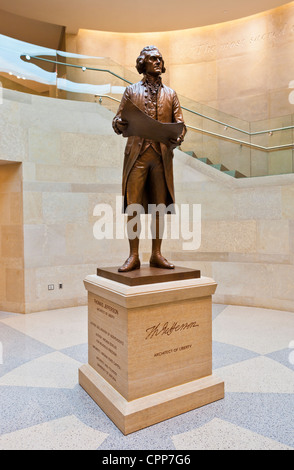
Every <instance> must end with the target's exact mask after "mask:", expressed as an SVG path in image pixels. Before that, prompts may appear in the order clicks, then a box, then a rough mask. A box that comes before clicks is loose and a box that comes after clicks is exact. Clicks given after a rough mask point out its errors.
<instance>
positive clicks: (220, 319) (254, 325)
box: [212, 305, 294, 354]
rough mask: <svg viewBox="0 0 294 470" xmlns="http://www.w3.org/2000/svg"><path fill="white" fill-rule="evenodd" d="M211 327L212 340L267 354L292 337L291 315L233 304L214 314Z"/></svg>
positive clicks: (293, 327) (292, 315)
mask: <svg viewBox="0 0 294 470" xmlns="http://www.w3.org/2000/svg"><path fill="white" fill-rule="evenodd" d="M212 327H213V339H214V341H219V342H221V343H227V344H232V345H234V346H238V347H241V348H245V349H250V350H251V351H254V352H256V353H259V354H269V353H271V352H274V351H278V350H280V349H284V348H286V347H288V344H289V342H290V341H291V340H293V339H294V338H293V334H294V333H293V332H294V314H293V313H291V312H280V311H279V312H278V311H276V310H269V309H263V308H250V307H240V306H235V305H233V306H228V307H227V308H226V309H225V310H223V312H221V313H220V314H219V315H218V316H217V318H216V319H215V320H214V321H213V323H212Z"/></svg>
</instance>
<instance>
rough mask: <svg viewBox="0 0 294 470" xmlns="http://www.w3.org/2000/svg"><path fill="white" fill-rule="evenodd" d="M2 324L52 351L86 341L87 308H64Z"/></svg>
mask: <svg viewBox="0 0 294 470" xmlns="http://www.w3.org/2000/svg"><path fill="white" fill-rule="evenodd" d="M2 323H4V324H6V325H8V326H10V327H11V328H15V329H16V330H17V331H20V332H22V333H24V334H26V335H28V336H30V337H31V338H34V339H36V340H37V341H40V342H42V343H44V344H46V345H47V346H50V347H52V348H54V349H64V348H68V347H71V346H75V345H77V344H82V343H86V342H87V341H88V325H87V307H75V308H64V309H61V310H50V311H46V312H37V313H31V314H29V315H20V316H17V317H11V318H10V317H9V318H6V319H4V320H2Z"/></svg>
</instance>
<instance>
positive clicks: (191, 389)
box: [79, 364, 224, 435]
mask: <svg viewBox="0 0 294 470" xmlns="http://www.w3.org/2000/svg"><path fill="white" fill-rule="evenodd" d="M79 383H80V385H81V386H82V387H83V388H84V389H85V390H86V392H87V393H88V394H89V395H90V397H91V398H92V399H93V400H94V401H95V402H96V403H97V404H98V405H99V407H100V408H101V409H102V410H103V411H104V412H105V413H106V414H107V416H108V417H109V418H110V419H111V420H112V421H113V422H114V424H115V425H116V426H117V427H118V428H119V429H120V430H121V432H122V433H123V434H125V435H127V434H130V433H132V432H135V431H138V430H139V429H143V428H146V427H148V426H151V425H153V424H156V423H159V422H161V421H164V420H166V419H169V418H172V417H174V416H177V415H180V414H182V413H186V412H187V411H191V410H193V409H195V408H199V407H200V406H203V405H207V404H208V403H212V402H214V401H216V400H220V399H222V398H224V382H223V381H222V380H220V379H218V378H216V377H214V376H213V375H210V376H208V377H203V378H202V379H198V380H194V381H192V382H188V383H185V384H183V385H179V386H177V387H173V388H169V389H167V390H163V391H161V392H157V393H154V394H152V395H148V396H146V397H143V398H138V399H136V400H132V401H127V400H126V399H125V398H124V397H123V396H122V395H121V394H120V393H118V392H117V391H116V390H115V389H114V388H113V387H112V386H111V385H110V384H109V383H108V382H107V381H106V380H104V379H103V377H101V376H100V375H99V374H98V373H97V372H96V371H95V370H94V369H93V368H92V367H91V366H90V365H89V364H85V365H83V366H82V367H80V369H79Z"/></svg>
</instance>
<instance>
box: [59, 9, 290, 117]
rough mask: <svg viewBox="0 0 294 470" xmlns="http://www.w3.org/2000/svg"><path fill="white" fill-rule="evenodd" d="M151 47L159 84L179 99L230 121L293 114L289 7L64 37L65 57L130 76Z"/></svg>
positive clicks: (80, 33) (82, 31) (85, 31)
mask: <svg viewBox="0 0 294 470" xmlns="http://www.w3.org/2000/svg"><path fill="white" fill-rule="evenodd" d="M147 44H155V45H157V46H158V47H159V48H160V50H161V52H162V54H163V56H164V59H165V62H166V65H167V73H166V75H165V77H164V80H165V82H166V84H167V85H170V86H171V87H172V88H174V89H175V90H176V91H177V92H178V93H179V94H180V95H183V96H186V97H189V98H191V99H193V100H195V101H198V102H202V103H205V104H207V105H209V106H212V107H213V108H217V109H219V110H221V111H223V112H226V113H228V114H232V115H233V116H236V117H239V118H242V119H245V120H248V121H255V120H263V119H268V118H270V117H278V116H283V115H286V114H291V113H293V104H290V103H289V82H290V81H292V80H294V60H293V49H294V2H291V3H289V4H286V5H284V6H282V7H279V8H276V9H274V10H270V11H268V12H265V13H262V14H258V15H254V16H251V17H248V18H244V19H241V20H236V21H231V22H228V23H222V24H218V25H214V26H207V27H202V28H193V29H188V30H181V31H172V32H164V33H137V34H127V33H125V34H124V33H106V32H97V31H89V30H80V31H79V33H78V34H77V35H76V36H74V35H67V40H66V49H67V50H68V51H70V52H77V53H80V54H90V55H95V56H105V57H109V58H111V59H112V60H115V61H116V62H118V63H119V64H122V65H124V66H125V67H127V68H128V69H130V70H132V71H134V72H135V68H134V64H135V61H136V58H137V56H138V54H139V52H140V50H141V49H142V48H143V47H144V46H146V45H147Z"/></svg>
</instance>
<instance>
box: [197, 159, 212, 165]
mask: <svg viewBox="0 0 294 470" xmlns="http://www.w3.org/2000/svg"><path fill="white" fill-rule="evenodd" d="M197 160H200V161H201V162H203V163H206V164H207V165H212V161H210V160H209V158H197Z"/></svg>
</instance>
